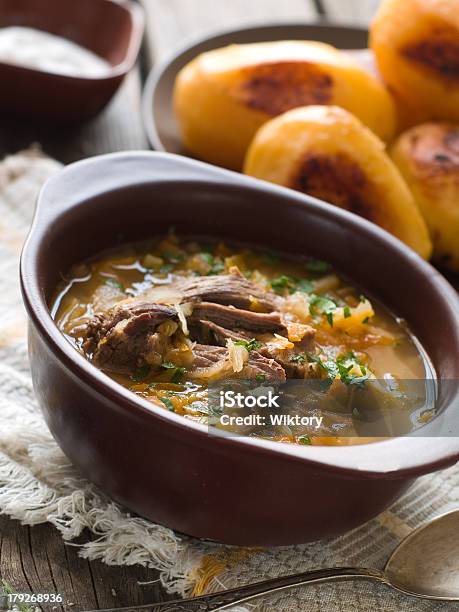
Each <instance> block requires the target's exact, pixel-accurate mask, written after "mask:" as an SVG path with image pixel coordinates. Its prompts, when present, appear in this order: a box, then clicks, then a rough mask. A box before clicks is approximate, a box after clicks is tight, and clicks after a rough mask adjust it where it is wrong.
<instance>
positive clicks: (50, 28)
mask: <svg viewBox="0 0 459 612" xmlns="http://www.w3.org/2000/svg"><path fill="white" fill-rule="evenodd" d="M7 26H23V27H29V28H35V29H39V30H43V31H45V32H50V33H51V34H55V35H57V36H62V37H64V38H67V39H69V40H71V41H73V42H75V43H77V44H79V45H81V46H82V47H85V48H86V49H89V50H90V51H93V52H94V53H96V54H97V55H99V56H101V57H102V58H103V59H105V60H107V61H108V62H109V63H110V64H111V70H110V71H109V72H108V74H107V76H106V77H103V78H84V77H75V76H66V75H61V74H52V73H50V72H44V71H41V70H35V69H32V68H25V67H21V66H16V65H13V64H7V63H3V62H0V82H1V84H2V88H1V95H0V112H4V113H8V114H10V115H15V116H19V117H28V118H34V119H37V118H38V119H46V120H49V121H53V122H54V123H55V122H58V123H74V122H77V121H83V120H86V119H90V118H91V117H93V116H95V115H96V114H97V113H98V112H99V111H100V110H102V108H103V107H104V106H105V105H106V104H107V103H108V102H109V100H110V99H111V98H112V96H113V95H114V93H115V92H116V90H117V89H118V87H119V86H120V84H121V82H122V81H123V79H124V77H125V76H126V74H127V73H128V72H129V70H130V69H131V68H132V66H133V65H134V63H135V61H136V59H137V55H138V52H139V48H140V43H141V40H142V34H143V12H142V9H141V8H140V6H139V5H138V4H136V3H134V2H132V1H131V0H122V1H121V2H115V1H113V0H0V28H3V27H7Z"/></svg>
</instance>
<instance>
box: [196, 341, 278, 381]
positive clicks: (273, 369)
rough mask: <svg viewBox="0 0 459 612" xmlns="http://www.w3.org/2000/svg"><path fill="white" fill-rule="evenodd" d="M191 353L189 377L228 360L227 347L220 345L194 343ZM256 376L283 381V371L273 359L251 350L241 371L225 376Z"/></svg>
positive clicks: (249, 377) (266, 379) (197, 375)
mask: <svg viewBox="0 0 459 612" xmlns="http://www.w3.org/2000/svg"><path fill="white" fill-rule="evenodd" d="M193 355H194V361H193V366H192V368H191V369H190V370H189V374H190V376H191V377H197V378H199V377H200V375H201V373H202V371H203V370H204V369H206V368H211V367H212V366H215V365H217V364H219V363H223V362H226V361H227V360H228V349H226V348H224V347H220V346H209V345H206V344H196V345H195V346H194V348H193ZM257 377H262V378H263V380H265V381H267V382H284V381H285V371H284V370H283V368H282V367H281V366H280V365H279V364H278V363H277V362H276V361H274V360H273V359H267V358H266V357H263V356H262V355H260V353H258V352H257V351H252V352H251V353H250V354H249V360H248V362H247V363H246V364H245V365H244V367H243V369H242V371H241V372H238V373H235V372H232V373H231V374H230V375H229V376H228V375H227V376H226V378H239V379H247V380H251V379H255V378H257Z"/></svg>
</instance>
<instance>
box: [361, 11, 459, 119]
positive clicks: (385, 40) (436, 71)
mask: <svg viewBox="0 0 459 612" xmlns="http://www.w3.org/2000/svg"><path fill="white" fill-rule="evenodd" d="M370 46H371V48H372V49H373V51H374V53H375V56H376V59H377V63H378V67H379V70H380V72H381V74H382V76H383V78H384V80H385V81H386V83H387V84H388V86H389V88H390V89H391V90H392V92H393V94H394V95H395V97H396V101H397V103H398V106H399V108H400V111H401V112H400V114H401V116H402V117H403V120H404V123H405V127H408V126H410V125H411V126H412V125H416V124H418V123H420V122H422V121H427V120H430V119H439V120H447V121H453V122H459V0H385V1H384V2H383V3H382V4H381V6H380V8H379V11H378V13H377V15H376V18H375V19H374V21H373V23H372V26H371V35H370Z"/></svg>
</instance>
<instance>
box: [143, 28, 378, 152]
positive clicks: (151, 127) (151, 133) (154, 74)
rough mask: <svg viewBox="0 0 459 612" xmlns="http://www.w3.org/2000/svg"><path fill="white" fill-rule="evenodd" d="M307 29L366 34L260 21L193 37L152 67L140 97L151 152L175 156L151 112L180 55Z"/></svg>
mask: <svg viewBox="0 0 459 612" xmlns="http://www.w3.org/2000/svg"><path fill="white" fill-rule="evenodd" d="M308 27H309V28H314V29H318V30H320V29H324V30H325V29H329V30H330V29H333V30H336V31H341V32H342V31H346V32H351V31H354V32H358V33H361V34H368V28H366V27H364V26H359V25H355V24H351V23H347V22H344V23H341V22H335V21H333V20H328V19H325V18H320V17H318V18H317V19H309V20H305V21H296V22H291V21H286V22H285V23H279V22H276V21H273V22H268V23H265V22H263V23H260V24H258V25H257V24H252V25H249V26H246V27H241V28H229V29H228V28H226V29H225V28H222V29H220V30H218V31H216V32H214V33H213V34H211V35H210V36H202V35H201V36H195V37H194V38H192V39H190V40H189V42H187V43H186V44H184V45H182V46H181V47H180V48H179V49H177V50H176V51H173V52H172V53H169V54H168V55H167V56H166V57H165V58H164V59H162V60H161V61H160V62H159V63H158V64H155V65H154V66H153V67H152V68H151V70H150V72H149V73H148V76H147V79H146V81H145V86H144V89H143V94H142V117H143V124H144V127H145V132H146V134H147V138H148V141H149V143H150V145H151V146H152V147H153V149H154V150H155V151H163V152H165V153H171V154H175V153H173V152H171V151H169V149H167V148H166V146H165V145H164V143H163V141H162V140H161V137H160V135H159V132H158V128H157V121H156V118H155V113H154V110H153V107H154V99H155V96H156V93H157V91H158V85H159V84H160V82H161V80H162V78H163V77H164V74H165V73H166V72H167V71H168V70H169V68H170V67H171V66H172V64H174V63H175V62H179V61H180V60H181V59H182V58H183V56H185V55H187V54H189V53H191V52H192V51H193V50H194V49H196V50H198V49H199V47H201V45H207V44H210V45H213V43H215V44H216V46H215V47H212V48H217V44H218V41H219V40H220V39H221V38H223V37H226V36H235V37H236V36H238V35H240V34H248V33H250V32H260V31H263V30H266V31H269V30H276V29H279V30H285V29H290V28H291V29H292V30H294V29H295V30H296V29H299V28H308ZM291 40H293V39H291ZM296 40H308V39H307V38H304V39H296ZM225 44H229V43H225ZM202 52H203V51H199V53H202ZM196 53H197V54H198V51H196ZM188 156H189V157H190V158H191V159H194V158H193V156H192V155H191V153H190V154H189V155H187V157H188Z"/></svg>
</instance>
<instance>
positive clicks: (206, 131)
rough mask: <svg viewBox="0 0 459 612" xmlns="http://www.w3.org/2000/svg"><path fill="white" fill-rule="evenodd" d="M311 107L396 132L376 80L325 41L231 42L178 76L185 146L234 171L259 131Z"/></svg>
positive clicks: (383, 133) (390, 105) (176, 100)
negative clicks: (339, 111)
mask: <svg viewBox="0 0 459 612" xmlns="http://www.w3.org/2000/svg"><path fill="white" fill-rule="evenodd" d="M308 104H333V105H338V106H342V107H343V108H346V109H348V110H349V111H351V112H353V113H354V114H355V115H356V116H357V117H359V118H360V119H361V120H362V121H363V122H364V123H365V124H366V125H368V126H369V127H370V128H371V129H372V130H374V131H375V132H376V133H377V134H379V136H381V138H383V139H386V140H389V139H391V137H392V136H393V135H394V132H395V107H394V103H393V101H392V98H391V96H390V94H389V93H388V92H387V90H386V89H385V87H384V86H383V85H382V83H381V82H380V81H378V79H376V78H375V77H374V76H372V75H371V74H369V73H368V72H367V71H365V70H364V69H363V68H361V67H360V66H359V64H358V63H357V62H356V61H355V60H353V59H352V58H351V57H348V56H347V55H346V54H344V53H342V52H340V51H338V50H337V49H335V48H334V47H331V46H329V45H326V44H323V43H316V42H304V41H290V42H289V41H285V42H272V43H257V44H250V45H232V46H229V47H225V48H222V49H217V50H215V51H210V52H208V53H203V54H202V55H199V56H198V57H197V58H196V59H194V60H193V61H192V62H190V63H189V64H188V65H187V66H185V67H184V68H183V69H182V70H181V71H180V73H179V75H178V77H177V80H176V84H175V92H174V107H175V111H176V115H177V118H178V122H179V125H180V130H181V133H182V138H183V141H184V144H185V145H186V147H187V148H188V149H189V150H190V151H191V152H192V153H193V154H195V155H196V156H198V157H200V158H201V159H203V160H205V161H208V162H212V163H214V164H217V165H220V166H225V167H227V168H231V169H233V170H240V169H241V168H242V164H243V160H244V155H245V153H246V151H247V148H248V146H249V144H250V142H251V140H252V138H253V137H254V135H255V133H256V131H257V129H258V128H259V127H260V126H261V125H262V124H263V123H265V122H266V121H268V120H269V119H271V118H272V117H274V116H276V115H279V114H281V113H283V112H285V111H287V110H290V109H292V108H295V107H298V106H305V105H308Z"/></svg>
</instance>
